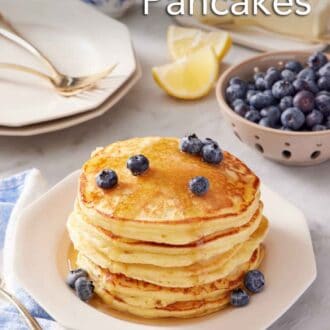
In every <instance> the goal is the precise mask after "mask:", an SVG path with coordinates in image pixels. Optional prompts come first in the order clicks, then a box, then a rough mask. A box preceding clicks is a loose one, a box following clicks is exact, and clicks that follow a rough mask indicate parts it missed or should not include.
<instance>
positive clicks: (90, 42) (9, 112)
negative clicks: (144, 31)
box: [0, 0, 136, 127]
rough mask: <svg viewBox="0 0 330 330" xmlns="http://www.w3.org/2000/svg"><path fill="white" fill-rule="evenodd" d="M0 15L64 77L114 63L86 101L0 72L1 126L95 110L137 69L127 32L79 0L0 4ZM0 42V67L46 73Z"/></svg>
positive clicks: (28, 57) (6, 1)
mask: <svg viewBox="0 0 330 330" xmlns="http://www.w3.org/2000/svg"><path fill="white" fill-rule="evenodd" d="M0 11H1V12H2V13H3V14H4V15H5V16H7V17H8V18H9V19H10V20H11V21H12V22H13V24H14V26H15V27H17V29H18V30H19V31H20V32H21V33H22V34H23V35H24V36H25V37H26V38H27V39H28V40H30V41H31V42H32V43H34V44H35V45H37V46H38V47H39V48H40V49H41V50H42V51H43V52H44V53H45V54H46V55H47V56H49V58H50V59H51V60H52V61H53V62H54V64H55V65H56V66H57V67H58V69H59V70H60V71H61V72H63V73H66V74H69V75H77V76H80V75H88V74H92V73H95V72H99V71H101V70H103V69H105V68H106V67H108V66H110V65H112V64H114V63H118V66H117V67H116V69H115V70H114V71H113V72H112V73H111V75H110V77H108V78H107V79H104V80H102V81H101V82H100V83H99V87H100V88H99V89H98V90H96V91H93V92H91V93H89V94H88V97H82V96H80V95H78V96H75V97H70V98H65V97H62V96H59V95H58V94H57V93H56V92H55V91H54V90H53V88H52V87H51V86H50V85H49V84H48V83H47V82H44V81H41V80H40V79H39V78H35V77H32V76H29V75H26V74H23V73H17V72H13V71H4V70H1V72H0V95H1V111H0V125H2V126H10V127H19V126H24V125H31V124H35V123H40V122H44V121H49V120H54V119H58V118H62V117H67V116H72V115H75V114H78V113H82V112H85V111H88V110H90V109H93V108H96V107H98V106H100V105H101V104H102V103H104V102H105V100H107V99H108V98H109V97H110V96H111V95H112V94H113V93H114V92H115V91H116V90H117V89H118V88H119V87H120V86H121V85H122V84H123V83H124V82H125V81H126V80H127V79H128V78H129V77H130V76H131V75H132V74H133V72H134V71H135V69H136V63H135V57H134V52H133V48H132V44H131V39H130V34H129V31H128V29H127V27H126V26H125V25H123V24H122V23H120V22H118V21H116V20H114V19H112V18H109V17H107V16H106V15H104V14H102V13H100V12H98V11H97V10H95V9H93V8H92V7H90V6H88V5H86V4H84V3H83V2H82V1H80V0H70V1H67V0H56V1H53V0H29V1H26V0H15V1H12V0H1V2H0ZM0 42H1V45H2V46H1V52H0V62H12V63H20V64H24V65H28V66H31V67H34V68H36V69H38V70H40V71H43V72H46V73H47V71H45V68H44V67H43V66H42V64H40V63H39V62H38V60H36V59H35V58H34V57H33V56H32V55H30V54H29V53H27V52H26V51H24V50H22V49H21V48H19V47H18V46H16V45H14V44H12V43H10V42H9V41H7V40H5V39H3V38H1V37H0ZM111 76H115V79H112V78H111Z"/></svg>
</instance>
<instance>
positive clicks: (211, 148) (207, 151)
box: [201, 143, 223, 164]
mask: <svg viewBox="0 0 330 330" xmlns="http://www.w3.org/2000/svg"><path fill="white" fill-rule="evenodd" d="M201 156H202V159H203V160H204V162H206V163H209V164H219V163H220V162H221V161H222V160H223V153H222V151H221V149H220V148H219V146H218V144H217V143H207V144H204V146H203V148H202V151H201Z"/></svg>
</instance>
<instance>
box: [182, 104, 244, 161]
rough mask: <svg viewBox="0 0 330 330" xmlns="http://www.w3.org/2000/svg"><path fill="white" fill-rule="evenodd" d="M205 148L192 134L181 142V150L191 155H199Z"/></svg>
mask: <svg viewBox="0 0 330 330" xmlns="http://www.w3.org/2000/svg"><path fill="white" fill-rule="evenodd" d="M236 102H237V104H239V103H241V102H243V104H244V101H242V100H236V101H235V103H236ZM202 147H203V142H202V141H201V140H200V139H199V138H198V136H197V135H196V134H191V135H189V136H185V137H184V138H182V139H181V141H180V149H181V151H183V152H187V153H188V154H191V155H198V154H199V153H200V151H201V149H202Z"/></svg>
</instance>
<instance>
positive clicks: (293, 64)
mask: <svg viewBox="0 0 330 330" xmlns="http://www.w3.org/2000/svg"><path fill="white" fill-rule="evenodd" d="M284 67H285V68H286V69H288V70H291V71H293V72H295V73H299V72H300V71H301V70H302V69H303V68H304V67H303V65H302V64H301V63H300V62H298V61H289V62H288V63H286V64H285V66H284Z"/></svg>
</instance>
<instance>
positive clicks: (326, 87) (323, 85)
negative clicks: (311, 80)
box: [317, 76, 330, 92]
mask: <svg viewBox="0 0 330 330" xmlns="http://www.w3.org/2000/svg"><path fill="white" fill-rule="evenodd" d="M317 85H318V87H319V89H320V90H321V91H328V92H330V76H324V77H321V78H320V79H319V81H318V82H317Z"/></svg>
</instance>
